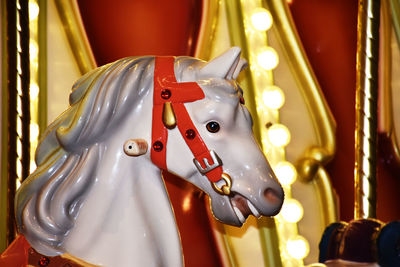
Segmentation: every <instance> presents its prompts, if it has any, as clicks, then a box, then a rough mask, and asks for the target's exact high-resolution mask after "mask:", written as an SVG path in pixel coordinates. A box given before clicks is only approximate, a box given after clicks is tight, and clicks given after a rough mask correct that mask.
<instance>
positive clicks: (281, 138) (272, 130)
mask: <svg viewBox="0 0 400 267" xmlns="http://www.w3.org/2000/svg"><path fill="white" fill-rule="evenodd" d="M267 135H268V140H269V142H270V143H271V144H272V145H273V146H276V147H284V146H286V145H287V144H289V142H290V132H289V130H288V128H286V126H284V125H282V124H274V125H272V126H271V127H269V128H268V132H267Z"/></svg>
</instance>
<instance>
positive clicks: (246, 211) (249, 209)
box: [230, 192, 261, 224]
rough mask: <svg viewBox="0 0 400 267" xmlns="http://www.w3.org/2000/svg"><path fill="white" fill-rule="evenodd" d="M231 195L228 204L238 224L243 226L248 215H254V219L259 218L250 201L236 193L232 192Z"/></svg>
mask: <svg viewBox="0 0 400 267" xmlns="http://www.w3.org/2000/svg"><path fill="white" fill-rule="evenodd" d="M232 195H233V196H232V197H230V202H231V205H232V207H233V210H234V211H235V214H236V217H237V218H238V219H239V221H240V223H242V224H243V223H244V222H245V221H246V219H247V217H249V215H254V216H255V217H256V218H259V217H260V216H261V214H260V213H259V212H258V210H257V209H256V208H255V207H254V205H253V204H252V203H251V202H250V200H248V199H247V198H245V197H244V196H242V195H241V194H239V193H236V192H232Z"/></svg>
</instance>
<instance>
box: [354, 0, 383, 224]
mask: <svg viewBox="0 0 400 267" xmlns="http://www.w3.org/2000/svg"><path fill="white" fill-rule="evenodd" d="M379 24H380V1H376V0H360V1H359V3H358V23H357V68H356V69H357V79H356V134H355V168H354V176H355V177H354V180H355V185H354V192H355V197H354V200H355V203H354V218H355V219H360V218H363V219H366V218H376V166H377V156H376V153H377V152H376V149H377V145H376V142H377V140H376V139H377V121H378V119H377V118H378V115H377V114H378V112H377V111H378V109H377V103H378V101H377V98H378V62H379Z"/></svg>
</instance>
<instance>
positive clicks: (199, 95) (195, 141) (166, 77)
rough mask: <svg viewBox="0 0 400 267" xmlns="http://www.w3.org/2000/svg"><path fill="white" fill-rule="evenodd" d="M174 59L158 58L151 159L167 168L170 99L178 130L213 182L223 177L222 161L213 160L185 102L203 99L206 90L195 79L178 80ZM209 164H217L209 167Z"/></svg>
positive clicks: (160, 166)
mask: <svg viewBox="0 0 400 267" xmlns="http://www.w3.org/2000/svg"><path fill="white" fill-rule="evenodd" d="M174 62H175V58H174V57H156V58H155V68H154V97H153V118H152V119H153V122H152V148H151V160H152V162H153V163H154V164H155V165H157V166H158V167H159V168H160V169H163V170H168V168H167V162H166V151H167V141H168V129H167V128H166V126H165V125H164V123H163V118H162V117H163V108H164V105H165V104H166V103H168V102H169V103H170V105H171V106H172V108H173V111H174V113H175V117H176V125H177V126H178V129H179V132H180V133H181V135H182V137H183V139H184V140H185V142H186V144H187V146H188V147H189V149H190V151H191V152H192V154H193V156H194V158H195V162H196V161H197V164H196V165H198V166H197V167H198V168H199V170H203V172H202V174H203V175H206V176H207V178H208V179H209V180H210V182H212V183H215V182H217V181H219V180H220V179H221V176H222V166H221V165H222V163H220V162H215V161H214V159H216V157H215V153H213V152H212V151H211V152H210V151H209V149H208V148H207V145H206V144H205V143H204V141H203V139H202V138H201V136H200V134H199V133H198V131H197V129H196V127H195V126H194V124H193V122H192V120H191V118H190V116H189V113H188V112H187V110H186V107H185V105H184V103H188V102H194V101H197V100H200V99H203V98H204V97H205V95H204V92H203V90H202V89H201V88H200V86H199V85H198V84H197V83H196V82H184V83H178V82H177V81H176V78H175V72H174ZM206 163H208V164H206ZM207 165H208V166H207ZM210 165H212V166H215V167H213V168H209V166H210Z"/></svg>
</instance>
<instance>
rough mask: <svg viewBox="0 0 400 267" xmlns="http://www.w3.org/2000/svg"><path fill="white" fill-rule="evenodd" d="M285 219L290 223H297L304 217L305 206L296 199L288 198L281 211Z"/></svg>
mask: <svg viewBox="0 0 400 267" xmlns="http://www.w3.org/2000/svg"><path fill="white" fill-rule="evenodd" d="M280 214H281V215H282V217H283V219H284V220H285V221H287V222H289V223H297V222H298V221H300V220H301V218H303V214H304V211H303V207H302V206H301V204H300V202H298V201H297V200H296V199H293V198H290V199H286V200H285V202H284V203H283V206H282V209H281V211H280Z"/></svg>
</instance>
